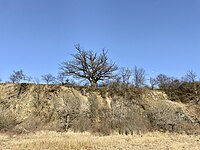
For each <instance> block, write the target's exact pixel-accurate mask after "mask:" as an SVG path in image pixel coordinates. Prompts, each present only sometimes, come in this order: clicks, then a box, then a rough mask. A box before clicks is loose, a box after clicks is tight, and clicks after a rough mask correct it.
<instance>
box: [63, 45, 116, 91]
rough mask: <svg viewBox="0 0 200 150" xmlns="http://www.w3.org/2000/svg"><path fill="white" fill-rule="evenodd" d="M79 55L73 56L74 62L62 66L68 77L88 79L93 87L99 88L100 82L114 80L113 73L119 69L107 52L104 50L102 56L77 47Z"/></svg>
mask: <svg viewBox="0 0 200 150" xmlns="http://www.w3.org/2000/svg"><path fill="white" fill-rule="evenodd" d="M75 48H76V50H77V54H73V55H72V57H73V59H74V60H72V61H65V62H63V63H62V64H61V70H62V71H64V72H65V74H66V75H69V76H73V77H75V78H77V79H86V80H88V81H89V82H90V85H91V86H92V87H96V86H97V82H98V81H102V80H104V79H110V78H113V77H114V75H113V72H114V71H116V70H117V69H118V67H117V66H116V65H115V63H112V62H111V61H109V59H108V56H107V51H105V50H104V49H103V50H102V53H101V54H100V55H97V53H95V52H93V51H86V50H84V49H81V48H80V45H79V44H78V45H75Z"/></svg>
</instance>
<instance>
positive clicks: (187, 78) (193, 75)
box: [183, 70, 197, 83]
mask: <svg viewBox="0 0 200 150" xmlns="http://www.w3.org/2000/svg"><path fill="white" fill-rule="evenodd" d="M183 80H184V81H186V82H190V83H194V82H195V81H196V80H197V74H196V73H195V72H194V71H192V70H189V71H188V72H187V73H186V75H185V77H183Z"/></svg>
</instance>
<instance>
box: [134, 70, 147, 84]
mask: <svg viewBox="0 0 200 150" xmlns="http://www.w3.org/2000/svg"><path fill="white" fill-rule="evenodd" d="M145 78H146V74H145V70H144V69H143V68H138V67H137V66H135V67H134V69H133V82H134V84H135V86H136V87H142V86H144V85H145V81H146V79H145Z"/></svg>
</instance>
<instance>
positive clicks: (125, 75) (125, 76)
mask: <svg viewBox="0 0 200 150" xmlns="http://www.w3.org/2000/svg"><path fill="white" fill-rule="evenodd" d="M131 74H132V72H131V70H130V69H129V68H125V67H123V68H121V69H120V72H119V75H120V78H121V80H122V83H123V84H128V83H129V80H130V77H131Z"/></svg>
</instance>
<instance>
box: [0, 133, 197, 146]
mask: <svg viewBox="0 0 200 150" xmlns="http://www.w3.org/2000/svg"><path fill="white" fill-rule="evenodd" d="M70 149H73V150H81V149H82V150H84V149H89V150H97V149H100V150H110V149H111V150H120V149H121V150H147V149H152V150H155V149H161V150H171V149H173V150H199V149H200V136H195V135H185V134H172V133H160V132H153V133H146V134H140V135H138V134H135V135H128V136H125V135H117V134H115V135H111V136H95V135H91V134H90V133H73V132H68V133H57V132H53V131H51V132H49V131H40V132H36V133H30V134H26V135H8V134H0V150H70Z"/></svg>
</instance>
